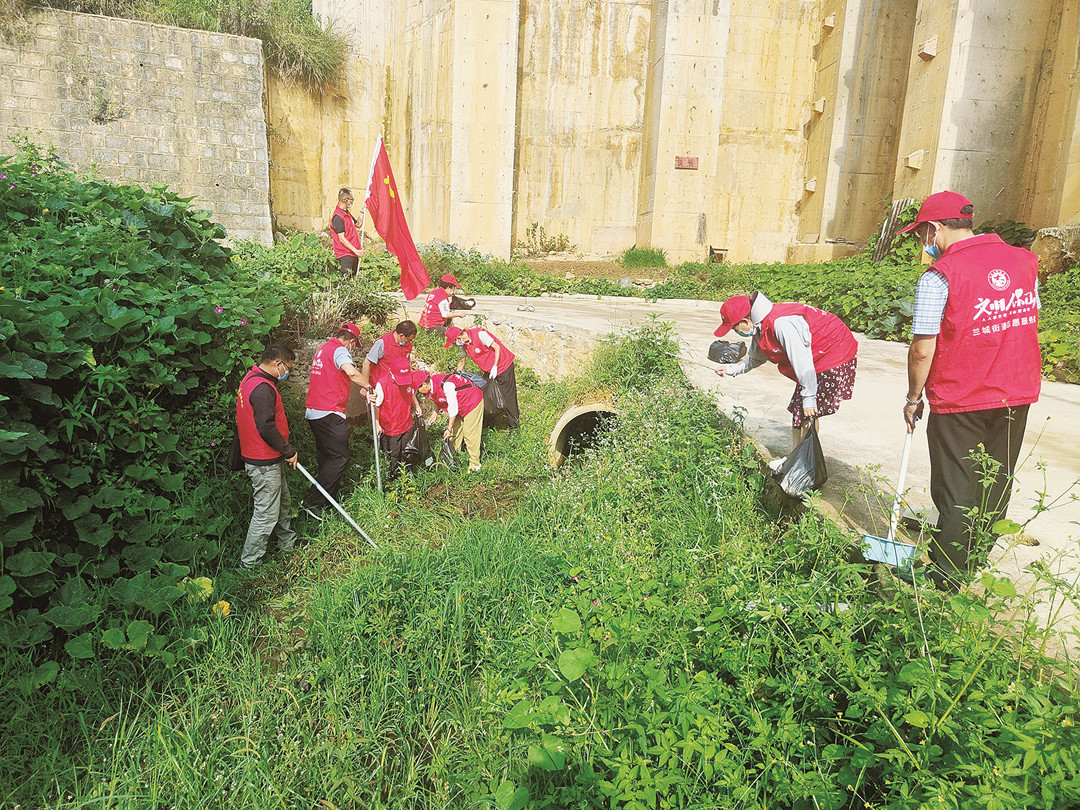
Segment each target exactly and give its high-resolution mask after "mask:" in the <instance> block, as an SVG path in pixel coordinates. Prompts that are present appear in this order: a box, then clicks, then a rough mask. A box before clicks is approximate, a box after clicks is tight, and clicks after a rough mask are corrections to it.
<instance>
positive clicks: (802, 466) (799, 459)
mask: <svg viewBox="0 0 1080 810" xmlns="http://www.w3.org/2000/svg"><path fill="white" fill-rule="evenodd" d="M773 475H774V476H775V478H776V481H777V483H779V484H780V489H782V490H784V492H785V494H787V495H790V496H791V497H792V498H797V497H799V496H800V495H802V494H803V493H804V492H809V491H810V490H812V489H821V487H822V486H823V485H824V484H825V482H826V481H828V480H829V471H828V470H826V469H825V454H824V453H823V452H822V451H821V442H820V441H819V440H818V435H817V422H816V421H815V422H813V423H812V424H811V425H810V434H809V435H808V436H807V437H806V438H805V439H803V440H802V441H801V442H799V446H798V447H796V448H795V449H794V450H792V451H791V455H790V456H788V457H787V461H785V462H784V463H783V465H781V467H780V469H779V470H777V471H776V472H775V473H773Z"/></svg>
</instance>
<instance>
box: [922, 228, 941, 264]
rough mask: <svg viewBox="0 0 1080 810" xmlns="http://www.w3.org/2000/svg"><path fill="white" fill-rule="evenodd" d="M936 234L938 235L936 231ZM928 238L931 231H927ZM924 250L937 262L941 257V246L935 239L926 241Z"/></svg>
mask: <svg viewBox="0 0 1080 810" xmlns="http://www.w3.org/2000/svg"><path fill="white" fill-rule="evenodd" d="M934 236H935V237H937V233H936V232H935V233H934ZM927 238H929V232H928V233H927ZM923 251H924V252H925V253H926V255H927V256H929V257H930V258H931V259H933V260H934V261H935V262H936V261H937V260H938V259H940V258H941V248H939V247H938V246H937V244H936V243H935V242H934V241H929V242H924V243H923Z"/></svg>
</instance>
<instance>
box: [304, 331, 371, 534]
mask: <svg viewBox="0 0 1080 810" xmlns="http://www.w3.org/2000/svg"><path fill="white" fill-rule="evenodd" d="M359 349H360V327H358V326H357V325H356V324H354V323H343V324H342V325H341V329H339V330H338V333H337V334H336V335H335V336H334V337H332V338H330V339H329V340H327V341H326V343H324V344H323V345H322V346H321V347H319V350H318V351H317V352H315V357H314V359H312V361H311V376H310V378H309V379H308V392H307V400H306V402H305V403H304V406H305V411H304V416H306V417H307V422H308V427H310V428H311V433H312V434H313V435H314V436H315V455H316V458H317V459H318V464H319V472H318V474H317V475H316V476H315V480H316V481H318V482H319V485H320V486H322V488H323V489H325V490H326V491H327V492H328V493H330V497H332V498H333V499H334V500H337V496H338V490H339V488H340V487H341V476H342V475H344V474H345V468H346V467H347V466H348V464H349V429H348V427H347V425H346V424H345V410H346V408H347V407H348V405H349V390H350V386H351V384H352V383H354V382H355V383H357V384H358V385H359V384H361V383H362V382H363V377H362V376H361V375H360V371H359V369H357V368H356V365H355V364H354V362H353V352H356V351H359ZM328 506H330V504H329V503H328V502H327V500H326V498H324V497H323V495H322V493H321V492H319V490H318V489H316V488H315V486H314V485H312V486H311V488H310V489H309V490H308V492H307V494H306V495H305V496H304V500H303V503H302V505H301V507H300V508H301V509H303V510H304V511H305V512H307V513H308V514H309V515H311V516H312V517H313V518H316V519H321V514H320V513H321V512H322V511H323V510H324V509H326V508H327V507H328Z"/></svg>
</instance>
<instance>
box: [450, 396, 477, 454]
mask: <svg viewBox="0 0 1080 810" xmlns="http://www.w3.org/2000/svg"><path fill="white" fill-rule="evenodd" d="M483 430H484V403H482V402H481V403H479V404H477V406H476V407H475V408H473V409H472V410H471V411H469V413H468V414H466V415H465V416H464V417H462V416H460V415H459V416H458V419H457V421H456V422H454V431H453V432H452V433H451V434H450V440H451V441H452V442H453V443H454V449H455V450H461V445H462V442H464V444H465V446H466V447H467V448H468V450H469V466H470V467H479V466H480V434H481V433H482V432H483Z"/></svg>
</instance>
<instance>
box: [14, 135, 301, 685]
mask: <svg viewBox="0 0 1080 810" xmlns="http://www.w3.org/2000/svg"><path fill="white" fill-rule="evenodd" d="M224 235H225V232H224V231H223V229H222V228H221V226H219V225H218V224H216V223H215V222H214V221H213V220H212V219H211V215H210V214H209V213H208V212H206V211H199V210H196V209H194V208H193V207H192V206H191V205H190V202H189V200H186V199H183V198H180V197H178V196H177V195H176V194H173V193H171V192H168V191H166V190H165V189H164V188H163V187H155V188H154V189H152V190H145V189H141V188H136V187H132V186H116V185H111V184H108V183H105V182H101V181H97V180H82V179H79V178H77V177H76V176H74V175H73V174H71V173H70V172H68V171H67V170H66V169H65V167H64V166H63V165H62V164H61V163H60V162H59V161H58V160H57V159H56V158H55V156H54V155H52V154H48V153H45V152H43V151H41V150H40V149H37V148H36V147H34V146H32V145H29V144H24V145H23V146H22V148H21V149H20V150H19V152H18V154H16V155H15V156H8V157H0V425H2V430H0V537H2V560H0V565H2V570H0V635H2V636H3V640H4V642H5V643H7V644H9V645H14V646H15V647H16V648H21V649H25V650H26V651H27V655H28V656H32V655H38V654H41V653H42V647H41V644H42V642H47V641H49V640H50V639H54V640H55V641H56V642H61V641H63V640H65V639H67V640H68V642H69V644H70V642H71V641H72V640H74V639H79V643H78V644H76V645H74V647H69V648H68V652H69V653H70V655H71V656H72V657H86V656H87V655H88V654H89V655H93V650H94V649H96V648H99V647H100V646H101V645H102V644H104V645H105V646H106V647H111V646H115V645H114V644H110V640H111V641H112V642H116V640H117V634H116V632H111V631H115V630H117V629H118V628H117V627H110V628H108V629H109V631H110V632H111V635H110V634H109V633H108V632H107V633H105V634H104V635H91V634H90V631H91V630H93V631H94V632H95V633H96V631H97V630H100V629H101V628H100V627H97V626H96V625H95V622H96V620H97V619H98V616H99V613H100V612H101V604H102V602H101V600H102V599H105V598H106V596H107V597H108V599H112V600H114V601H115V602H117V603H119V604H120V605H121V606H122V607H123V608H124V609H125V610H130V611H134V612H135V615H134V617H129V618H131V620H133V621H149V622H150V623H151V624H150V626H149V629H147V628H146V627H143V625H138V626H137V627H136V628H135V629H134V631H133V632H136V634H137V639H138V640H137V641H133V640H132V639H131V638H128V637H127V636H125V639H127V640H126V641H125V642H124V645H131V644H134V645H135V646H133V647H132V646H128V647H126V648H127V649H137V650H139V651H142V652H144V653H150V654H162V655H163V657H165V658H166V659H167V658H168V655H171V654H172V653H169V654H168V655H165V653H166V650H165V641H164V639H163V638H162V637H160V636H157V635H155V634H154V632H153V631H154V629H156V628H157V624H156V622H157V621H158V618H159V616H160V615H161V614H162V613H163V612H166V611H168V610H169V609H170V605H171V604H172V603H173V602H174V601H175V600H176V599H178V598H179V597H180V596H182V593H181V591H180V590H178V589H177V587H176V585H177V582H178V581H179V580H180V579H181V578H182V577H183V576H184V575H185V574H187V573H188V572H189V569H190V567H191V566H192V565H194V564H198V563H203V562H205V560H206V559H207V558H208V557H214V556H216V555H217V553H218V547H217V545H216V540H217V539H218V538H219V536H220V534H221V533H222V531H223V530H224V528H225V527H226V526H227V525H228V524H229V522H231V520H232V519H233V518H232V515H231V514H228V513H227V512H228V510H220V509H217V510H215V508H214V507H213V506H210V505H203V506H201V508H200V507H199V506H198V505H194V506H193V505H192V504H191V503H189V502H188V501H187V497H186V495H185V493H187V492H188V491H189V490H190V489H191V488H192V487H194V486H195V485H196V484H201V483H204V477H205V475H206V473H207V471H206V470H205V469H200V467H199V466H198V465H196V466H195V467H194V471H195V474H192V471H193V466H192V464H191V463H190V462H191V459H192V458H193V456H194V455H196V454H197V453H198V452H199V451H201V450H202V449H203V448H201V447H198V448H197V447H194V446H192V442H193V441H197V439H193V438H192V437H191V436H190V431H183V430H181V426H180V425H178V422H179V421H181V420H179V419H177V417H176V414H177V413H178V412H184V411H185V409H186V412H188V413H190V412H191V411H193V410H196V409H201V410H207V409H210V410H212V411H213V412H214V413H222V412H224V411H227V409H228V398H229V394H230V392H231V391H235V384H236V379H237V376H236V373H237V372H239V371H240V370H242V369H243V367H244V366H246V365H248V364H249V363H250V362H251V358H252V356H253V355H254V354H255V353H256V352H257V351H258V350H259V349H260V348H261V346H262V345H263V344H264V342H265V340H266V338H267V336H268V335H269V333H270V330H271V329H272V328H274V327H275V326H277V324H278V321H279V319H280V317H281V313H282V307H281V304H280V301H279V300H276V299H275V293H274V290H273V287H272V286H271V285H270V283H269V282H268V281H266V280H263V279H258V278H255V279H252V278H248V277H246V276H244V275H243V274H242V273H241V272H240V271H239V269H238V268H237V266H236V265H235V264H233V263H232V262H231V261H230V252H229V251H228V250H227V249H226V248H224V247H222V245H221V244H219V242H218V241H217V240H218V239H220V238H221V237H223V236H224ZM181 435H185V436H187V437H188V438H187V439H186V440H185V442H181V441H180V437H181ZM209 438H210V437H206V442H207V444H209ZM181 504H183V505H182V506H181ZM109 583H112V584H111V586H110V588H109V589H108V591H107V592H106V586H107V585H109ZM92 591H93V592H95V593H96V594H97V597H92V596H91V592H92ZM117 615H118V616H123V615H124V614H123V613H122V612H121V613H118V614H117ZM120 621H121V620H120V619H119V618H113V619H112V620H111V622H112V623H116V622H120ZM124 621H126V620H124ZM128 624H130V622H129V623H128ZM128 624H123V623H122V624H121V627H126V626H128ZM124 645H120V646H121V647H122V648H125V647H124ZM35 650H36V652H34V653H32V652H31V651H35ZM73 650H74V652H73ZM44 654H45V656H46V657H47V656H48V651H47V650H46V651H45V653H44ZM39 671H40V670H39ZM49 672H51V673H52V675H54V676H55V674H56V672H55V670H53V669H49V670H48V671H47V672H46V675H48V673H49ZM33 677H37V678H38V680H40V678H41V677H43V676H40V675H37V676H33ZM31 684H32V685H40V684H39V683H36V682H35V681H33V678H32V679H31Z"/></svg>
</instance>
